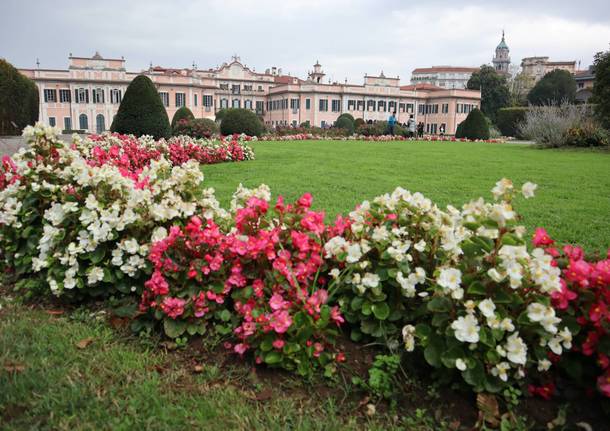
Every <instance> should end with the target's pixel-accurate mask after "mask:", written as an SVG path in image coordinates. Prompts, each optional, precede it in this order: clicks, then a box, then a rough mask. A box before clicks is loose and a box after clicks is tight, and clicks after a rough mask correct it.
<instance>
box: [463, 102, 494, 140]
mask: <svg viewBox="0 0 610 431" xmlns="http://www.w3.org/2000/svg"><path fill="white" fill-rule="evenodd" d="M455 137H456V138H467V139H489V124H488V123H487V118H485V115H483V112H481V110H480V109H473V110H472V111H470V114H468V117H466V119H465V120H464V121H462V122H461V123H460V124H459V125H458V127H457V130H456V132H455Z"/></svg>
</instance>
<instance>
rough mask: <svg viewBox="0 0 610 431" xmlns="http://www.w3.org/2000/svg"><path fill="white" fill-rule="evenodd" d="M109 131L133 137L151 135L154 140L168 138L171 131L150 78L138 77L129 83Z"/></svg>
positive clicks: (165, 113)
mask: <svg viewBox="0 0 610 431" xmlns="http://www.w3.org/2000/svg"><path fill="white" fill-rule="evenodd" d="M111 131H112V132H117V133H123V134H126V135H130V134H131V135H135V136H142V135H151V136H154V138H155V139H160V138H169V137H170V135H171V132H172V130H171V127H170V124H169V119H168V117H167V112H166V111H165V107H164V106H163V102H161V98H160V97H159V93H158V92H157V89H156V88H155V85H154V84H153V82H152V81H151V80H150V78H148V77H147V76H144V75H139V76H137V77H136V78H135V79H134V80H133V81H131V83H130V84H129V87H127V91H125V97H123V101H122V102H121V105H120V106H119V111H118V112H117V114H116V117H115V119H114V121H113V122H112V126H111Z"/></svg>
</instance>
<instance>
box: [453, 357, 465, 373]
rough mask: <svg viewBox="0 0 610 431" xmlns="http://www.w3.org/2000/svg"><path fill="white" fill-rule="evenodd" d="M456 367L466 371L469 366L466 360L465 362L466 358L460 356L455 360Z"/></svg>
mask: <svg viewBox="0 0 610 431" xmlns="http://www.w3.org/2000/svg"><path fill="white" fill-rule="evenodd" d="M455 368H457V369H458V370H460V371H464V370H465V369H466V368H467V367H466V362H464V360H463V359H462V358H458V359H456V360H455Z"/></svg>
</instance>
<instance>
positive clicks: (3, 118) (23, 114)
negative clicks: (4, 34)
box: [0, 59, 39, 135]
mask: <svg viewBox="0 0 610 431" xmlns="http://www.w3.org/2000/svg"><path fill="white" fill-rule="evenodd" d="M38 109H39V98H38V87H36V84H35V83H34V81H32V80H31V79H29V78H28V77H26V76H25V75H23V74H22V73H20V72H19V71H18V70H17V69H15V68H14V67H13V66H12V65H11V64H10V63H9V62H7V61H6V60H4V59H0V135H9V134H10V135H12V134H19V133H21V130H22V129H23V128H24V127H25V126H27V125H32V124H34V123H35V122H36V121H38Z"/></svg>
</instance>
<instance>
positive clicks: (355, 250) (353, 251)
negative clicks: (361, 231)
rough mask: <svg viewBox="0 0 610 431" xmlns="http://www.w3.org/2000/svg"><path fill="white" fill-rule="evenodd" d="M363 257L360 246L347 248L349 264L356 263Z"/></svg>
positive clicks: (354, 245)
mask: <svg viewBox="0 0 610 431" xmlns="http://www.w3.org/2000/svg"><path fill="white" fill-rule="evenodd" d="M361 257H362V249H361V248H360V244H357V243H354V244H350V245H348V246H347V258H346V259H345V260H346V261H347V262H348V263H356V262H358V261H359V260H360V258H361Z"/></svg>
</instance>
